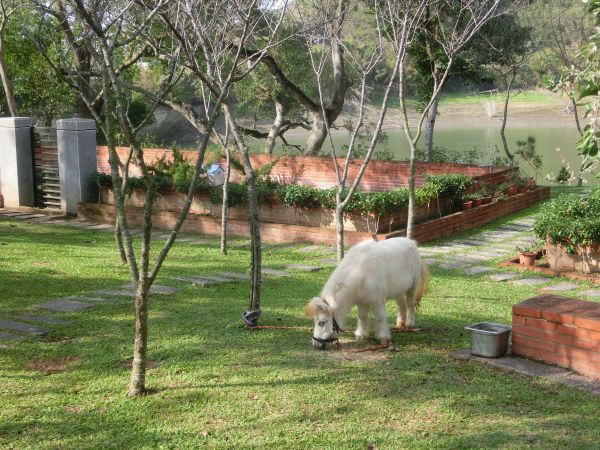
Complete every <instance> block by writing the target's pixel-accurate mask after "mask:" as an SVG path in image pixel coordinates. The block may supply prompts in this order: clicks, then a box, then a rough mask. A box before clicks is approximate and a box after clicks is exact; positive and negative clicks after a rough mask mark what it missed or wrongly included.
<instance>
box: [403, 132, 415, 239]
mask: <svg viewBox="0 0 600 450" xmlns="http://www.w3.org/2000/svg"><path fill="white" fill-rule="evenodd" d="M409 144H410V165H409V169H408V217H407V220H406V237H407V238H409V239H412V238H413V228H414V223H415V208H416V202H415V167H416V163H417V147H416V143H415V142H414V141H410V142H409Z"/></svg>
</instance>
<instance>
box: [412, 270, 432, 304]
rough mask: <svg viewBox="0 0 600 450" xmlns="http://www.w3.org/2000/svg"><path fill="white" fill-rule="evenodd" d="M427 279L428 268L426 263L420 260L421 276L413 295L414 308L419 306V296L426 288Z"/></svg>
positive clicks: (421, 296) (420, 296) (421, 295)
mask: <svg viewBox="0 0 600 450" xmlns="http://www.w3.org/2000/svg"><path fill="white" fill-rule="evenodd" d="M427 280H429V270H428V269H427V264H425V263H424V262H423V261H421V277H420V279H419V286H418V288H417V295H416V297H415V307H416V309H419V306H421V298H423V294H425V291H426V290H427Z"/></svg>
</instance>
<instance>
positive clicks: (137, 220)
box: [78, 187, 550, 245]
mask: <svg viewBox="0 0 600 450" xmlns="http://www.w3.org/2000/svg"><path fill="white" fill-rule="evenodd" d="M549 192H550V189H549V188H547V187H543V188H538V189H535V190H533V191H527V192H524V193H522V194H518V195H515V196H513V197H509V198H506V199H504V200H499V201H497V202H495V203H490V204H488V205H482V206H480V207H478V208H473V209H468V210H465V211H460V212H457V213H454V214H450V215H449V216H445V217H441V218H437V219H431V220H429V221H426V222H423V223H420V224H418V225H416V226H415V228H414V235H413V239H415V240H416V241H417V242H419V243H421V244H422V243H424V242H429V241H433V240H435V239H438V238H440V237H444V236H450V235H452V234H455V233H459V232H461V231H465V230H468V229H470V228H475V227H479V226H481V225H484V224H486V223H488V222H491V221H492V220H495V219H497V218H498V217H503V216H505V215H508V214H512V213H514V212H516V211H519V210H521V209H523V208H526V207H528V206H529V205H532V204H533V203H535V202H536V201H538V200H541V199H544V198H547V197H548V195H549ZM182 198H183V197H182ZM215 206H216V205H215ZM262 208H263V207H262V206H261V220H263V222H262V223H261V234H262V236H263V237H264V239H265V241H272V242H313V243H317V244H335V242H336V236H335V228H331V227H322V226H305V225H295V224H286V223H274V222H267V221H264V217H265V216H264V215H263V214H264V212H263V211H262ZM286 209H287V210H288V212H289V211H290V210H291V211H293V208H286ZM239 212H240V214H241V213H242V211H241V210H240V211H239ZM178 214H179V213H178V212H177V210H176V209H170V210H157V211H156V212H155V213H154V214H153V215H152V223H153V225H154V227H155V228H157V229H161V230H168V229H170V227H172V226H173V224H174V223H175V221H176V219H177V216H178ZM78 216H79V217H80V218H81V219H86V220H99V221H103V222H109V223H114V220H115V218H114V207H113V206H112V205H106V204H99V203H80V204H79V210H78ZM127 217H128V222H129V224H130V225H132V226H136V225H140V224H141V223H142V217H143V211H142V208H140V207H136V206H131V207H129V208H127ZM327 220H330V219H327ZM331 220H333V219H331ZM348 220H350V221H351V220H352V219H351V218H350V219H348ZM183 229H184V230H186V231H195V232H198V233H204V234H214V235H219V234H220V219H219V218H218V217H214V216H212V215H211V214H201V213H190V214H189V215H188V218H187V219H186V221H185V222H184V226H183ZM228 229H229V232H230V233H231V235H233V236H248V235H249V228H248V219H247V213H246V212H244V214H243V215H242V216H236V217H230V221H229V227H228ZM346 230H347V231H346V233H345V241H346V243H347V244H349V245H352V244H353V243H356V242H359V241H361V240H364V239H369V238H371V237H372V238H374V239H376V240H382V239H388V238H391V237H396V236H403V235H405V233H406V231H405V230H400V231H396V232H392V233H371V232H365V231H351V230H348V229H346Z"/></svg>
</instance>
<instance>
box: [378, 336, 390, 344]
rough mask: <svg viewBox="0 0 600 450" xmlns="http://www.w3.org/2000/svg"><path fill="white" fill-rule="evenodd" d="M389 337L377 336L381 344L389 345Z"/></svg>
mask: <svg viewBox="0 0 600 450" xmlns="http://www.w3.org/2000/svg"><path fill="white" fill-rule="evenodd" d="M391 342H392V341H391V339H390V338H389V337H384V338H379V343H380V344H381V345H390V344H391Z"/></svg>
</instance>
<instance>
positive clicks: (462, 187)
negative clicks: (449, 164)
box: [423, 174, 473, 200]
mask: <svg viewBox="0 0 600 450" xmlns="http://www.w3.org/2000/svg"><path fill="white" fill-rule="evenodd" d="M472 185H473V179H472V178H470V177H468V176H466V175H450V174H447V175H425V182H424V183H423V189H425V191H427V192H428V193H429V195H430V196H431V197H432V198H435V197H438V198H439V197H447V198H450V199H452V200H459V199H460V198H462V196H463V194H464V193H465V191H466V190H467V189H469V188H470V187H471V186H472Z"/></svg>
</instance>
